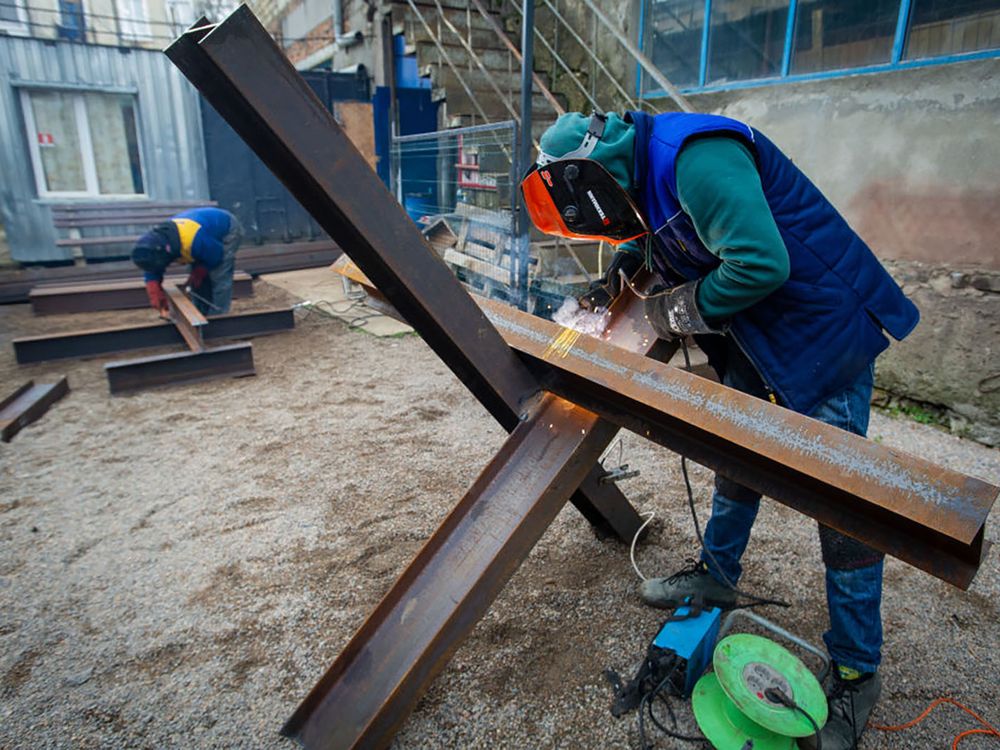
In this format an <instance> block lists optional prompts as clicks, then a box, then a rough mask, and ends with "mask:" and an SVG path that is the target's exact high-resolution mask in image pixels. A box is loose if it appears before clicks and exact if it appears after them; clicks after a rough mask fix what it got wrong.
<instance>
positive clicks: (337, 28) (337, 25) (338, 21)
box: [333, 0, 365, 49]
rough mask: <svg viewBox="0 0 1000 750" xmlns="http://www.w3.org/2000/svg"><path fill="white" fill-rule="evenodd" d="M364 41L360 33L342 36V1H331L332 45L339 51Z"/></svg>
mask: <svg viewBox="0 0 1000 750" xmlns="http://www.w3.org/2000/svg"><path fill="white" fill-rule="evenodd" d="M364 40H365V36H364V34H362V33H361V32H360V31H355V32H354V33H353V34H344V0H333V43H334V44H336V45H337V46H338V47H340V48H341V49H347V48H348V47H353V46H354V45H355V44H361V42H363V41H364Z"/></svg>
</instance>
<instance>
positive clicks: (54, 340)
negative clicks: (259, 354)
mask: <svg viewBox="0 0 1000 750" xmlns="http://www.w3.org/2000/svg"><path fill="white" fill-rule="evenodd" d="M294 327H295V313H294V311H293V310H292V309H291V308H290V307H283V308H278V309H275V310H260V311H258V312H251V313H240V314H238V315H222V316H220V317H218V318H209V319H208V323H207V324H206V325H205V326H204V327H203V328H202V336H203V338H204V340H205V341H219V340H222V339H236V338H248V337H257V336H264V335H266V334H269V333H280V332H281V331H290V330H291V329H293V328H294ZM183 343H185V342H184V339H183V338H182V337H181V334H180V332H179V331H178V330H177V326H175V325H174V324H173V323H167V322H160V323H149V324H148V325H139V326H117V327H114V328H95V329H92V330H89V331H73V332H71V333H56V334H50V335H47V336H24V337H22V338H18V339H14V341H13V344H14V357H15V359H16V360H17V363H18V364H21V365H25V364H33V363H35V362H50V361H53V360H57V359H78V358H80V357H97V356H100V355H103V354H120V353H122V352H129V351H135V350H137V349H152V348H155V347H159V346H173V345H176V344H183Z"/></svg>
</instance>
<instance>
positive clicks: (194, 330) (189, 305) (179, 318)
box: [166, 287, 208, 352]
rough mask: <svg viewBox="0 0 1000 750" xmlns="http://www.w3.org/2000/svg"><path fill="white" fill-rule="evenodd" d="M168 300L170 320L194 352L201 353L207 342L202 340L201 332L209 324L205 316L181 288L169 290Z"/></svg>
mask: <svg viewBox="0 0 1000 750" xmlns="http://www.w3.org/2000/svg"><path fill="white" fill-rule="evenodd" d="M166 292H167V300H168V302H169V303H170V320H171V321H173V324H174V325H175V326H177V331H178V333H180V335H181V338H183V339H184V343H186V344H187V345H188V349H190V350H191V351H193V352H200V351H202V350H204V348H205V342H204V341H203V340H202V338H201V332H202V330H203V329H204V327H205V325H206V324H207V323H208V321H207V320H205V316H204V315H202V314H201V313H200V312H199V311H198V308H197V307H195V306H194V303H193V302H191V300H189V299H188V298H187V297H186V296H185V295H184V292H182V291H181V290H180V289H179V288H176V287H175V288H171V289H167V290H166Z"/></svg>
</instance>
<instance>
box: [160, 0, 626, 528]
mask: <svg viewBox="0 0 1000 750" xmlns="http://www.w3.org/2000/svg"><path fill="white" fill-rule="evenodd" d="M166 53H167V56H168V57H169V58H170V59H171V60H172V61H173V62H174V64H175V65H177V67H178V68H180V69H181V71H182V72H183V73H184V75H185V76H187V77H188V79H189V80H190V81H191V82H192V83H193V84H194V85H195V86H196V87H197V88H198V89H199V90H200V91H201V93H202V94H203V95H204V96H205V98H206V99H207V100H208V101H209V102H210V103H211V104H212V106H213V107H214V108H215V110H216V111H217V112H218V113H219V114H220V115H222V117H223V119H225V120H226V121H227V122H228V123H229V125H230V126H231V127H232V128H233V129H234V130H235V131H236V132H237V133H239V135H240V136H241V137H242V138H243V140H244V141H246V142H247V144H248V145H249V146H250V147H251V148H252V149H253V150H254V151H255V152H256V153H257V155H258V156H259V157H260V158H261V160H262V161H263V162H264V163H265V164H266V165H267V166H268V167H269V168H270V169H271V171H272V172H273V173H274V174H275V175H276V176H277V177H278V178H279V179H280V180H281V181H282V182H283V183H284V184H285V186H286V187H287V188H288V189H289V191H290V192H291V193H292V194H293V195H294V196H295V197H296V199H297V200H298V201H299V203H301V204H302V205H303V206H304V207H305V209H306V210H307V211H309V213H311V214H312V216H313V218H315V219H316V221H317V222H318V223H319V225H320V226H321V227H322V228H323V229H324V230H326V232H327V234H329V235H330V237H331V238H332V239H333V240H334V241H335V242H336V243H337V244H338V245H339V246H340V247H341V248H349V255H350V257H351V258H352V259H353V260H354V262H356V263H357V264H358V265H359V266H360V267H361V269H362V271H364V273H365V274H366V275H367V276H368V277H369V278H370V279H371V280H372V281H373V282H374V283H375V284H377V285H378V288H379V289H381V290H382V291H383V293H385V295H386V296H387V297H388V298H389V300H390V302H391V303H392V305H393V306H394V307H395V308H396V309H397V310H398V311H399V312H400V313H401V314H402V315H403V316H404V317H405V318H406V320H407V322H408V323H409V324H410V325H411V326H413V328H414V329H416V331H417V332H418V333H419V334H420V335H421V336H422V337H423V339H424V340H425V341H426V342H427V344H428V345H429V346H430V347H431V348H432V349H433V350H434V351H435V352H436V353H437V355H438V356H439V357H441V359H442V360H443V361H444V362H445V364H446V365H448V367H449V368H451V370H452V371H453V372H454V373H455V374H456V375H457V376H458V377H459V379H460V380H461V381H462V382H463V383H464V384H465V386H466V387H467V388H469V390H470V391H472V393H473V394H474V395H475V396H476V398H478V399H479V401H480V402H481V403H482V404H483V406H484V407H486V409H487V410H488V411H489V412H490V414H492V415H493V417H494V418H496V419H497V421H499V422H500V424H501V425H503V427H504V428H505V429H506V430H508V431H510V430H513V429H514V427H516V426H517V425H518V423H519V416H520V414H521V413H522V412H523V405H524V404H525V403H526V402H527V401H528V400H529V399H531V398H532V397H533V396H534V395H535V394H536V393H537V392H538V390H539V385H538V382H537V380H536V379H535V378H534V377H533V376H532V375H531V373H530V372H528V369H527V368H526V367H525V366H524V364H523V363H522V362H521V361H520V360H519V359H518V357H517V355H516V354H515V353H514V352H513V351H512V350H511V349H510V347H509V346H507V345H506V344H505V343H504V341H503V339H502V338H501V337H500V334H498V333H497V331H496V330H495V329H494V328H493V326H492V325H490V323H489V321H488V320H486V317H485V316H484V315H483V313H482V312H481V311H480V309H479V308H478V307H477V306H476V304H475V302H473V300H472V298H471V297H469V295H468V293H467V292H466V291H465V289H463V288H462V286H461V285H460V284H459V283H458V282H457V281H456V280H455V278H454V276H453V275H452V273H451V271H450V270H449V269H448V267H447V266H446V265H445V264H444V263H443V262H441V261H440V259H439V258H438V257H437V256H436V255H435V253H434V251H433V250H432V249H431V248H430V247H429V246H428V245H427V243H426V241H425V240H424V238H423V237H422V236H421V234H420V232H419V231H418V230H417V228H416V227H415V226H414V224H413V222H412V221H411V220H410V218H409V216H408V215H407V214H406V212H405V211H404V210H403V209H402V207H401V206H399V204H397V203H396V201H395V199H394V198H393V197H392V195H391V194H390V193H389V191H388V190H387V189H386V187H385V185H383V184H382V181H381V180H380V179H379V178H378V176H377V175H376V174H375V173H374V172H373V171H372V169H371V167H370V166H369V165H368V163H367V162H366V161H365V159H364V157H363V156H362V155H361V154H360V153H358V151H357V149H356V148H355V147H354V145H353V144H352V143H351V141H350V139H349V138H348V137H347V135H346V134H345V133H344V132H343V130H342V129H341V128H340V126H339V125H338V124H337V122H336V120H335V119H334V118H333V115H332V114H330V112H329V111H327V110H326V108H325V107H324V106H323V104H322V102H321V101H320V100H319V99H318V98H317V97H316V95H315V94H313V92H312V90H311V89H310V88H309V86H308V85H307V84H306V83H305V81H303V80H302V77H301V76H300V75H299V74H298V72H297V71H296V70H295V68H294V67H292V65H291V63H289V62H288V60H287V59H286V58H285V56H284V54H283V53H282V52H281V50H280V49H279V48H278V46H277V45H276V44H275V43H274V41H273V40H272V39H271V37H270V36H269V35H268V33H267V32H266V31H265V30H264V28H263V27H262V26H261V25H260V23H259V22H258V21H257V19H256V18H255V17H254V15H253V13H252V12H251V11H250V9H249V8H247V7H246V6H241V7H240V8H238V9H237V10H235V11H233V13H231V14H230V15H229V17H228V18H227V19H226V20H225V21H224V22H223V23H221V24H218V25H216V26H213V25H211V24H209V23H208V22H207V21H206V20H205V19H204V18H202V19H199V20H198V21H196V22H195V24H194V26H192V27H191V30H189V31H188V32H187V33H186V34H184V35H183V36H181V37H180V38H179V39H178V40H177V41H175V42H174V43H173V44H171V45H170V47H168V48H167V50H166ZM603 473H604V471H603V469H601V467H600V466H599V465H597V464H595V465H594V467H593V468H592V469H591V471H590V472H589V473H588V475H587V478H586V480H585V481H584V482H583V483H582V485H581V487H580V489H579V490H578V491H577V492H575V493H574V494H573V497H572V501H573V504H574V505H575V506H576V507H577V508H578V509H579V510H580V511H581V512H582V513H583V514H584V516H585V517H586V518H587V519H588V520H589V521H590V522H591V523H592V524H594V525H595V527H597V528H598V530H599V531H601V532H604V533H613V534H615V535H617V536H619V537H620V538H622V539H630V538H631V537H632V535H633V534H634V533H635V531H636V530H637V529H638V528H639V525H640V523H641V519H640V518H639V515H638V513H636V512H635V509H634V508H632V506H631V505H630V504H629V502H628V501H627V500H626V499H625V497H624V495H622V494H621V492H620V491H619V490H618V488H617V487H615V486H614V485H613V484H603V485H602V484H599V483H598V479H599V477H600V476H601V475H602V474H603Z"/></svg>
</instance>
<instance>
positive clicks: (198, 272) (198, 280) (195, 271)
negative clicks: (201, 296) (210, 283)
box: [185, 266, 208, 289]
mask: <svg viewBox="0 0 1000 750" xmlns="http://www.w3.org/2000/svg"><path fill="white" fill-rule="evenodd" d="M206 276H208V269H207V268H205V266H192V268H191V274H190V275H189V276H188V280H187V284H186V285H185V286H187V287H189V288H190V289H198V288H199V287H201V285H202V284H203V283H204V282H205V277H206Z"/></svg>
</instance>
